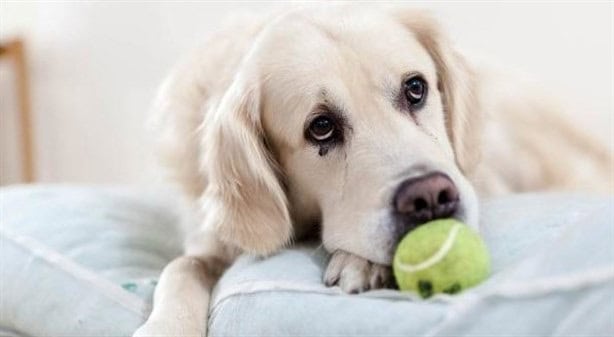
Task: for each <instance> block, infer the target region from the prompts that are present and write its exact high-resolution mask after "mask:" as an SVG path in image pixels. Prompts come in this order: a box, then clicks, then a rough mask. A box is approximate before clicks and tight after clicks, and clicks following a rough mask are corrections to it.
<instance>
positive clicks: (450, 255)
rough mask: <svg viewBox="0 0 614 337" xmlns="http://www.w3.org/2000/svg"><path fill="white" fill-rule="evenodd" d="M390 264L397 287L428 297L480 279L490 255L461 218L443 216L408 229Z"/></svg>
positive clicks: (464, 287) (488, 268)
mask: <svg viewBox="0 0 614 337" xmlns="http://www.w3.org/2000/svg"><path fill="white" fill-rule="evenodd" d="M392 268H393V272H394V277H395V279H396V281H397V284H398V286H399V289H401V290H402V291H416V292H418V293H419V294H420V296H422V297H423V298H427V297H430V296H431V295H433V294H436V293H448V294H455V293H458V292H460V291H462V290H464V289H467V288H469V287H472V286H474V285H477V284H478V283H480V282H482V281H483V280H484V279H486V278H487V277H488V274H489V272H490V257H489V255H488V249H487V248H486V245H485V244H484V242H483V241H482V239H481V238H480V236H479V235H478V234H477V233H476V232H475V231H473V230H472V229H471V228H469V227H468V226H466V225H464V224H463V223H462V222H460V221H457V220H454V219H442V220H435V221H431V222H428V223H426V224H423V225H421V226H420V227H418V228H416V229H414V230H413V231H411V232H409V234H407V235H406V236H405V237H404V238H403V239H402V240H401V242H400V243H399V245H398V246H397V250H396V253H395V256H394V261H393V263H392Z"/></svg>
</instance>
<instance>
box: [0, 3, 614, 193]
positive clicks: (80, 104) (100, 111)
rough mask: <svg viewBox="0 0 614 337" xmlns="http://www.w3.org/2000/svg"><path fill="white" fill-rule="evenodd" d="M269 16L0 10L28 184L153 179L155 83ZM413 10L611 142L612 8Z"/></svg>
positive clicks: (40, 7) (230, 8) (212, 6)
mask: <svg viewBox="0 0 614 337" xmlns="http://www.w3.org/2000/svg"><path fill="white" fill-rule="evenodd" d="M274 6H279V5H277V4H273V3H264V4H262V3H261V4H259V3H234V4H225V3H175V4H173V3H171V2H168V3H162V2H148V3H128V2H123V3H117V2H114V3H101V2H98V3H28V4H23V3H6V2H1V3H0V38H2V39H4V38H7V37H10V36H14V35H22V36H25V37H26V38H27V42H28V47H29V51H30V65H31V67H32V70H31V73H32V79H31V82H32V85H33V88H32V90H33V109H34V121H35V125H34V127H35V132H36V133H35V135H36V150H37V151H36V156H37V158H36V160H37V163H38V166H37V174H38V179H39V180H40V181H44V182H97V183H128V184H148V183H150V182H152V181H157V179H158V173H157V172H158V171H157V169H156V165H155V161H154V160H153V158H152V155H151V147H150V145H149V141H148V133H147V132H146V129H145V122H146V119H147V117H148V108H149V104H150V102H151V99H152V97H153V95H154V93H155V89H156V87H157V85H158V84H159V82H160V81H161V79H162V78H163V77H164V75H165V74H166V72H167V71H168V69H169V68H170V67H171V65H172V64H173V63H174V62H175V61H176V60H177V59H178V58H179V57H180V56H181V55H184V54H185V53H186V52H188V51H189V50H190V49H191V48H193V47H194V46H196V45H198V44H199V43H200V42H201V41H202V40H203V38H204V37H206V36H207V35H208V34H209V33H210V32H211V31H212V29H214V28H215V27H217V26H218V25H219V24H220V23H221V22H222V21H223V19H224V17H226V16H228V15H231V14H232V13H235V12H237V11H243V10H247V11H265V10H267V9H268V8H270V7H274ZM417 6H420V7H426V8H430V9H433V10H434V11H435V12H436V14H437V15H438V16H439V17H440V18H441V21H442V22H443V23H444V24H445V26H447V28H448V30H449V31H450V33H451V35H452V37H453V38H454V40H455V41H456V42H457V45H458V46H460V47H461V48H465V47H466V48H468V49H470V50H472V51H475V52H479V53H480V54H483V55H489V56H491V57H492V58H493V59H494V60H496V61H498V62H499V63H501V64H505V65H510V66H513V67H515V68H518V69H520V70H522V71H524V72H527V73H530V74H532V75H534V77H535V78H538V79H540V80H541V81H542V82H543V83H544V84H545V86H546V87H548V88H552V91H553V92H556V93H558V94H559V95H560V96H561V97H562V99H563V101H564V102H565V103H566V104H567V106H569V107H570V111H572V112H573V113H574V116H577V118H578V121H579V123H581V125H584V126H586V127H592V128H594V129H595V133H596V134H597V135H598V136H599V137H600V138H601V139H603V140H604V141H609V142H611V141H612V138H611V137H612V132H613V131H612V130H613V126H612V123H613V119H612V111H613V98H612V96H613V84H612V78H613V66H612V59H613V58H614V55H613V51H612V49H613V40H614V36H613V32H612V31H613V10H614V9H613V5H612V4H608V3H601V4H589V5H587V4H581V3H578V4H531V3H520V4H513V3H506V4H484V3H441V2H437V3H418V4H417ZM0 75H2V72H0ZM5 83H6V81H3V80H0V85H5ZM7 92H8V91H7V90H4V88H2V90H0V100H3V101H7V99H6V95H7ZM3 96H4V97H3ZM2 106H3V104H2V102H0V108H2ZM2 116H3V117H2V118H4V119H5V118H6V117H4V115H2ZM0 124H3V125H9V123H0ZM1 128H2V125H0V130H1ZM5 138H6V137H2V138H0V139H2V140H3V141H5V140H4V139H5ZM4 145H7V144H3V146H4ZM9 145H10V144H9ZM2 151H3V153H6V152H4V151H5V150H2Z"/></svg>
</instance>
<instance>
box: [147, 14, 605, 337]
mask: <svg viewBox="0 0 614 337" xmlns="http://www.w3.org/2000/svg"><path fill="white" fill-rule="evenodd" d="M410 71H418V72H420V73H422V74H423V76H424V78H425V79H426V80H427V82H428V83H429V88H430V89H429V95H428V98H427V103H426V105H425V106H424V107H423V108H422V109H421V110H420V111H418V112H417V113H416V114H415V115H414V116H412V115H411V114H409V113H408V112H404V111H400V110H399V109H398V107H396V106H395V105H394V104H393V103H394V102H393V101H394V96H395V94H396V93H398V91H399V86H400V83H401V81H402V78H403V74H406V73H408V72H410ZM323 100H328V101H329V102H330V101H335V102H336V104H337V105H340V106H342V107H343V110H344V111H345V113H346V118H347V121H348V122H349V124H350V125H351V130H348V131H347V133H346V137H345V142H344V143H343V144H342V145H341V146H339V147H336V148H332V149H330V151H329V152H328V153H327V154H326V155H325V156H320V155H319V154H318V150H317V148H316V147H314V146H313V145H311V144H310V143H309V142H307V141H306V140H305V137H304V126H305V121H306V120H307V119H308V118H309V116H310V114H312V113H313V111H314V107H315V106H317V105H318V104H319V103H322V101H323ZM158 108H159V110H160V116H159V118H158V124H159V126H160V129H161V130H160V138H159V139H160V141H161V150H162V151H161V152H162V155H163V158H164V159H165V162H166V164H167V165H169V167H170V168H171V173H172V179H174V180H175V181H177V182H178V183H179V184H180V185H181V186H182V187H183V189H184V191H185V194H186V195H187V196H189V197H190V198H191V199H192V202H193V203H194V205H195V207H194V208H196V209H198V211H197V212H196V213H195V218H196V219H197V221H195V223H194V226H193V228H192V229H191V231H190V232H188V235H187V240H186V256H184V257H180V258H179V259H177V260H175V261H173V262H172V263H171V264H170V265H169V266H168V267H167V268H166V269H165V270H164V272H163V273H162V276H161V282H160V284H159V285H158V287H157V289H156V295H155V300H154V311H153V312H152V315H151V317H150V318H149V319H148V321H147V322H146V323H145V325H144V326H143V327H141V328H140V329H139V330H138V331H137V333H136V334H135V335H138V336H149V335H156V334H167V335H173V336H182V335H204V334H205V331H206V317H205V316H206V315H205V313H206V308H207V303H208V300H209V292H210V290H211V287H212V286H213V284H214V283H215V280H216V279H217V277H219V275H220V274H221V273H222V272H223V269H224V268H226V267H227V266H228V265H229V264H230V263H231V262H232V260H233V259H234V258H235V257H236V256H237V255H238V254H240V253H241V252H250V253H253V254H260V255H268V254H272V253H274V252H276V251H277V250H279V249H280V248H282V247H284V246H285V245H288V244H290V243H291V241H292V240H296V239H300V238H301V237H302V236H303V235H304V234H306V233H309V232H313V231H314V230H317V229H318V226H317V225H319V227H320V228H321V233H322V242H323V244H324V247H326V249H327V250H328V251H329V252H331V253H332V257H331V261H330V264H329V267H328V269H327V270H326V273H325V281H326V283H327V284H331V285H332V284H338V285H340V286H341V288H342V289H343V290H345V291H347V292H356V291H364V290H367V289H369V288H378V287H382V286H385V285H386V284H387V283H388V281H389V279H390V270H389V265H390V263H391V259H392V256H391V254H392V250H393V248H394V243H395V242H394V240H393V237H392V235H393V234H392V232H393V230H392V226H393V225H394V224H393V222H394V221H393V219H392V215H391V212H390V207H391V198H392V195H393V193H394V191H395V188H397V186H398V185H399V183H400V182H402V181H403V180H405V179H407V178H410V177H413V176H417V175H420V174H424V173H427V172H431V171H441V172H444V173H445V174H447V175H448V176H449V177H450V178H451V180H452V181H453V182H454V184H455V185H456V186H457V188H458V190H459V193H460V200H461V206H460V212H459V214H458V215H457V216H458V218H460V219H461V220H462V221H464V222H466V223H468V224H469V225H471V226H473V227H477V226H478V221H479V219H478V214H479V212H478V194H479V195H494V194H500V193H509V192H519V191H528V190H534V189H552V188H601V189H602V190H608V191H610V190H611V186H612V185H611V175H610V172H611V171H610V159H611V154H610V153H609V152H608V151H607V150H605V149H604V148H602V147H600V146H599V145H598V144H596V143H594V142H592V141H591V140H590V138H589V137H588V136H586V134H584V133H582V132H580V131H579V130H576V129H574V128H573V127H572V126H570V125H569V124H568V123H567V122H566V121H564V120H561V118H560V117H559V114H557V111H558V107H557V106H556V105H554V104H552V103H550V101H549V100H548V99H546V97H545V95H543V94H540V93H539V92H538V91H537V90H534V89H532V88H531V87H530V86H529V85H526V84H525V83H523V82H519V81H518V80H516V79H514V78H513V77H512V76H509V75H507V74H502V73H495V72H493V71H492V70H491V69H486V68H484V67H482V66H477V65H473V64H471V60H468V59H466V58H464V57H463V56H462V55H461V54H460V53H458V52H457V51H456V50H454V49H453V48H452V46H451V44H450V43H449V41H448V40H447V39H446V36H445V34H443V33H442V32H441V31H440V30H439V28H438V25H437V23H436V22H435V21H434V20H433V19H432V18H430V17H429V16H428V15H425V14H424V13H422V12H419V11H414V10H408V9H402V8H387V9H379V8H372V7H364V6H346V5H342V6H337V5H335V6H317V7H315V8H309V9H301V10H296V11H290V12H285V13H282V14H274V15H273V16H271V17H255V18H245V17H243V18H241V19H240V20H239V21H238V22H237V23H235V24H232V25H230V26H229V27H228V28H227V29H226V30H223V31H221V32H220V33H218V34H217V35H216V36H215V37H214V38H212V39H211V40H210V41H209V42H208V43H207V44H206V46H205V48H204V49H202V50H200V51H199V52H197V53H196V54H195V56H194V57H193V58H192V59H190V60H188V61H187V62H185V63H184V64H183V65H181V66H180V67H178V68H177V70H176V71H175V72H174V73H173V74H172V75H171V77H170V78H169V80H168V81H167V82H166V83H165V85H164V86H163V89H162V91H161V94H160V98H159V101H158ZM194 258H195V259H197V261H200V262H194V261H196V260H194ZM193 310H194V311H193ZM203 322H205V323H203Z"/></svg>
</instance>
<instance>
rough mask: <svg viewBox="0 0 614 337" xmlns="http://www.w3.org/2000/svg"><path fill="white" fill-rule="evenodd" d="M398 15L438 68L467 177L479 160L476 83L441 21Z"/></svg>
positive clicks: (419, 14)
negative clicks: (441, 25) (443, 30)
mask: <svg viewBox="0 0 614 337" xmlns="http://www.w3.org/2000/svg"><path fill="white" fill-rule="evenodd" d="M395 15H396V16H397V17H398V18H399V19H400V21H401V23H402V24H403V25H404V26H405V27H406V28H408V29H409V30H410V31H411V32H412V33H413V34H414V36H415V37H416V38H417V39H418V41H419V42H420V43H421V44H422V46H423V47H424V48H425V49H426V50H427V52H428V53H429V54H430V56H431V58H432V59H433V61H434V62H435V66H436V67H437V81H438V83H437V88H438V90H439V91H440V92H441V96H442V100H443V108H444V113H445V117H446V129H447V132H448V136H449V137H450V140H451V142H452V147H453V149H454V154H455V158H456V163H457V164H458V166H459V167H460V169H461V170H462V171H463V173H465V174H467V173H470V172H471V171H473V169H474V168H475V166H476V165H477V163H478V161H479V160H480V134H481V127H482V125H481V124H482V120H483V116H482V109H481V107H480V102H479V97H478V95H477V90H478V87H477V80H476V75H475V74H474V72H473V70H472V69H471V67H470V66H469V65H468V64H467V62H466V61H465V59H464V58H463V57H462V56H461V55H460V54H459V53H457V52H456V51H455V50H453V49H452V47H451V44H450V41H449V40H448V38H447V36H445V34H443V33H442V32H441V29H440V27H439V24H438V22H437V21H436V20H435V19H434V18H433V17H431V16H430V15H429V14H427V13H424V12H421V11H417V10H407V9H406V10H400V11H399V10H398V9H397V10H396V11H395Z"/></svg>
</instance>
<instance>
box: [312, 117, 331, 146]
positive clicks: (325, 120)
mask: <svg viewBox="0 0 614 337" xmlns="http://www.w3.org/2000/svg"><path fill="white" fill-rule="evenodd" d="M334 133H335V123H334V122H333V121H332V120H331V119H330V118H329V117H326V116H320V117H317V118H316V119H314V120H313V121H312V122H311V124H309V135H310V136H311V138H313V139H314V140H316V141H318V142H324V141H327V140H328V139H330V138H331V137H332V136H333V134H334Z"/></svg>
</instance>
